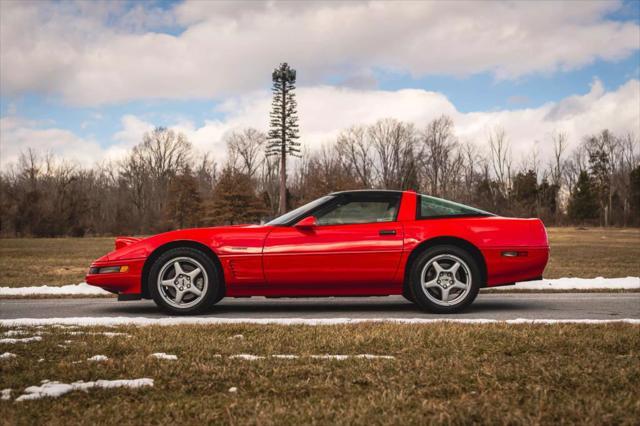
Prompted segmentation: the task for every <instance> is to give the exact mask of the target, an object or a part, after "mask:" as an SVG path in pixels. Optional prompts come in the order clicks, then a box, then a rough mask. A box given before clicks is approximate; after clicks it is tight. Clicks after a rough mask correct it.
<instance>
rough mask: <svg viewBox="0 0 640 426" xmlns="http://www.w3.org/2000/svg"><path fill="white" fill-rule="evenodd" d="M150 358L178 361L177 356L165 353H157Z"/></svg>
mask: <svg viewBox="0 0 640 426" xmlns="http://www.w3.org/2000/svg"><path fill="white" fill-rule="evenodd" d="M149 356H150V357H153V358H158V359H166V360H169V361H176V360H177V359H178V356H177V355H169V354H165V353H164V352H156V353H153V354H151V355H149Z"/></svg>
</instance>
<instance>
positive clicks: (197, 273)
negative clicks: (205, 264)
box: [187, 268, 201, 282]
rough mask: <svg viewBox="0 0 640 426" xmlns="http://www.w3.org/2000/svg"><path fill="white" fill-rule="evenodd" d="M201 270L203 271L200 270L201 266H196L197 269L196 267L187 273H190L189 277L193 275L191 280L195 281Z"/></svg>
mask: <svg viewBox="0 0 640 426" xmlns="http://www.w3.org/2000/svg"><path fill="white" fill-rule="evenodd" d="M200 272H201V271H200V268H196V269H194V270H193V271H191V272H189V273H187V275H188V276H189V277H191V281H192V282H193V281H195V279H196V277H197V276H198V275H200Z"/></svg>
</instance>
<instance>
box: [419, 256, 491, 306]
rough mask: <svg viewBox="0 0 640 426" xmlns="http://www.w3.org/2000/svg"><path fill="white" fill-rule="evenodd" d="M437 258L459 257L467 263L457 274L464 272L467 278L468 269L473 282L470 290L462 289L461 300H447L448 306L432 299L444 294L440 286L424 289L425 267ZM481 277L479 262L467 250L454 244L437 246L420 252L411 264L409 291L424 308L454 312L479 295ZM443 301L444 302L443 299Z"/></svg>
mask: <svg viewBox="0 0 640 426" xmlns="http://www.w3.org/2000/svg"><path fill="white" fill-rule="evenodd" d="M435 258H438V259H443V260H444V261H446V260H447V259H448V258H452V259H453V258H457V259H459V260H461V261H462V263H463V264H465V265H464V266H466V269H463V270H462V272H458V273H457V274H463V275H464V277H465V279H466V275H467V274H466V272H465V271H467V270H468V272H469V273H468V275H469V278H470V280H471V282H470V283H469V284H468V287H469V288H468V291H467V290H464V291H463V290H460V295H459V300H455V299H454V301H455V303H454V301H450V302H446V303H451V304H448V305H447V306H443V305H441V304H438V303H436V302H434V301H433V300H432V299H438V296H437V295H438V294H440V295H442V290H441V288H440V287H434V288H433V289H431V288H430V289H424V288H423V286H422V283H421V281H422V272H423V269H424V268H425V266H426V265H427V264H428V263H429V262H430V261H431V260H432V259H435ZM436 261H437V260H436ZM445 272H446V271H445ZM457 276H461V275H457ZM481 277H482V274H481V273H480V267H479V266H478V262H477V261H476V260H475V258H474V257H473V256H472V255H471V254H469V253H468V252H467V251H466V250H464V249H461V248H460V247H457V246H453V245H441V246H435V247H431V248H429V249H427V250H425V251H424V252H422V253H420V254H419V255H418V257H417V258H416V259H415V260H414V262H413V264H412V265H411V272H410V276H409V280H410V281H409V291H410V292H411V296H412V298H413V301H414V303H416V304H417V305H418V306H419V307H420V308H421V309H422V310H424V311H426V312H432V313H436V314H453V313H457V312H460V311H462V310H464V309H465V308H466V307H467V306H469V305H470V304H471V303H472V302H473V301H474V300H475V298H476V296H478V291H479V290H480V281H481ZM445 279H446V278H445ZM427 291H429V292H430V295H431V299H430V298H429V297H428V296H427V294H426V293H425V292H427ZM455 291H458V290H455ZM465 292H466V294H465ZM442 298H444V297H442ZM441 303H444V302H442V301H441Z"/></svg>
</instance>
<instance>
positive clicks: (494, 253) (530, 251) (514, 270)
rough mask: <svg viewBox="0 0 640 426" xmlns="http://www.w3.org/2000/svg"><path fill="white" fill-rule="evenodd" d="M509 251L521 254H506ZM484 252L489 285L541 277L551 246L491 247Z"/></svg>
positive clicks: (493, 285)
mask: <svg viewBox="0 0 640 426" xmlns="http://www.w3.org/2000/svg"><path fill="white" fill-rule="evenodd" d="M509 252H517V253H519V254H520V255H518V256H513V257H510V256H505V253H509ZM483 254H484V256H485V260H486V263H487V287H495V286H499V285H505V284H513V283H516V282H522V281H532V280H536V279H540V278H542V273H543V272H544V268H545V267H546V266H547V262H548V261H549V247H502V248H491V249H488V250H485V251H484V253H483Z"/></svg>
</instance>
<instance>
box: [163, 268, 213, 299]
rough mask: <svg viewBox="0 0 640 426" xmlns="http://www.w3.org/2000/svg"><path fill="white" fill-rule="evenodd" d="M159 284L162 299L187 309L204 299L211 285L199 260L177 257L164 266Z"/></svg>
mask: <svg viewBox="0 0 640 426" xmlns="http://www.w3.org/2000/svg"><path fill="white" fill-rule="evenodd" d="M157 285H158V293H159V294H160V297H162V300H164V301H165V302H166V303H167V304H169V305H171V306H173V307H175V308H179V309H185V308H190V307H192V306H194V305H196V304H197V303H198V302H199V301H200V300H202V298H203V297H204V295H205V293H206V292H207V288H208V286H209V277H208V276H207V271H206V270H205V269H204V267H203V266H202V264H201V263H200V262H198V261H197V260H195V259H193V258H191V257H176V258H174V259H171V260H169V261H167V262H166V263H165V264H164V265H163V266H162V269H160V273H159V274H158V282H157Z"/></svg>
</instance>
